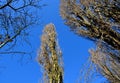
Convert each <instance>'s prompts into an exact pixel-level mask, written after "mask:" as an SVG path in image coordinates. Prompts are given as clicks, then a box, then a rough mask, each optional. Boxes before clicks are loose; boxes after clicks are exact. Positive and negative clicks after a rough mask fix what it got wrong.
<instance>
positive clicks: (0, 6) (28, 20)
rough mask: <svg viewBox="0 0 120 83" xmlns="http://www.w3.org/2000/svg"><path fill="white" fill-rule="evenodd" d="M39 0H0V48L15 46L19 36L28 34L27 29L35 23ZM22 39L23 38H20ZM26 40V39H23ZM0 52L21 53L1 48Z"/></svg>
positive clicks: (23, 36) (22, 36)
mask: <svg viewBox="0 0 120 83" xmlns="http://www.w3.org/2000/svg"><path fill="white" fill-rule="evenodd" d="M41 6H42V5H40V0H2V1H0V49H2V48H3V47H5V48H7V50H8V49H11V48H13V47H14V46H16V43H18V42H19V41H17V40H19V39H20V38H25V37H27V36H28V32H27V30H28V29H30V28H31V27H32V25H33V24H37V21H38V18H39V17H36V16H37V13H36V15H34V14H35V12H36V11H37V9H38V8H40V7H41ZM21 40H23V39H21ZM25 41H26V39H25ZM0 53H1V54H4V53H5V54H6V53H8V54H9V53H21V52H15V51H14V52H11V51H9V52H6V51H3V50H1V51H0Z"/></svg>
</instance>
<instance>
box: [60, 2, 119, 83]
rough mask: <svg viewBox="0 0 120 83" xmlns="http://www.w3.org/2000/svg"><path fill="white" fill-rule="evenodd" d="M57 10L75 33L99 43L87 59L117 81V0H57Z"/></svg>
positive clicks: (108, 77)
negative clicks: (58, 6) (58, 7)
mask: <svg viewBox="0 0 120 83" xmlns="http://www.w3.org/2000/svg"><path fill="white" fill-rule="evenodd" d="M60 13H61V16H62V18H63V19H64V21H65V24H66V25H68V26H69V27H70V29H71V30H72V31H73V32H75V33H76V34H77V35H80V36H83V37H85V38H88V39H90V40H92V41H94V42H95V43H99V42H100V43H101V44H100V45H98V44H96V45H97V50H96V51H91V57H92V58H91V61H92V62H93V63H94V64H95V65H97V66H96V68H97V70H98V69H100V71H101V74H102V75H104V76H105V77H106V78H107V79H108V80H109V81H110V82H112V83H118V82H119V81H120V74H119V73H118V72H119V68H120V65H119V64H120V0H61V7H60ZM98 48H99V49H98ZM103 48H104V50H103ZM101 58H102V59H101ZM109 66H110V67H109ZM116 73H117V75H116Z"/></svg>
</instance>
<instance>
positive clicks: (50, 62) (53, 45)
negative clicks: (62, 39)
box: [38, 23, 63, 83]
mask: <svg viewBox="0 0 120 83" xmlns="http://www.w3.org/2000/svg"><path fill="white" fill-rule="evenodd" d="M56 35H57V33H56V31H55V26H54V25H53V24H52V23H51V24H48V25H46V26H45V28H44V30H43V34H42V36H41V47H40V52H39V57H38V61H39V63H40V65H41V67H43V69H44V75H43V78H44V83H63V65H62V53H61V51H60V48H59V46H58V42H57V38H56Z"/></svg>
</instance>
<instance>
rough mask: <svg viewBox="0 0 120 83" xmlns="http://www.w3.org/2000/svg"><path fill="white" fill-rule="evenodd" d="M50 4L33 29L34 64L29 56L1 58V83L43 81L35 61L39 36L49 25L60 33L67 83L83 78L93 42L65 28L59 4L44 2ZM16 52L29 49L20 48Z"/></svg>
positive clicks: (44, 8)
mask: <svg viewBox="0 0 120 83" xmlns="http://www.w3.org/2000/svg"><path fill="white" fill-rule="evenodd" d="M42 3H45V4H47V6H46V7H43V8H42V9H41V10H40V11H39V12H40V13H39V14H40V16H41V22H40V23H41V25H39V26H34V27H35V28H34V29H32V30H30V37H29V40H30V42H31V45H32V49H33V53H32V60H31V59H28V58H29V57H28V56H24V58H23V59H22V61H21V57H20V56H22V55H1V56H2V57H1V56H0V66H1V68H0V83H39V81H40V78H41V68H40V66H39V64H38V63H37V61H36V57H37V50H38V49H39V46H40V35H41V34H42V29H43V27H44V26H45V25H46V24H48V23H54V25H55V26H56V31H57V33H58V41H59V45H60V48H61V50H62V52H63V60H64V83H76V81H77V80H78V78H79V76H80V74H79V72H80V69H81V67H82V66H83V64H84V63H85V62H86V61H87V58H88V56H89V53H88V49H90V48H93V47H94V44H93V42H91V41H89V40H87V39H84V38H82V37H80V36H77V35H76V34H74V33H73V32H71V31H70V29H69V27H68V26H66V25H64V21H63V20H62V18H61V17H60V14H59V5H60V2H59V0H44V2H42ZM16 49H27V50H29V48H27V47H26V46H25V45H23V47H19V46H18V47H17V48H16ZM97 83H98V82H97Z"/></svg>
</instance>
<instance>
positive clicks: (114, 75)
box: [90, 44, 120, 83]
mask: <svg viewBox="0 0 120 83" xmlns="http://www.w3.org/2000/svg"><path fill="white" fill-rule="evenodd" d="M90 53H91V61H92V62H93V63H94V64H95V65H96V69H97V70H98V72H100V73H102V75H103V76H105V77H106V78H107V79H108V81H109V82H110V83H119V82H120V62H119V60H118V59H116V58H115V57H113V56H120V52H116V53H115V52H113V51H112V50H111V51H110V50H109V49H107V48H106V47H105V46H104V45H102V44H98V45H97V48H96V50H90Z"/></svg>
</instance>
